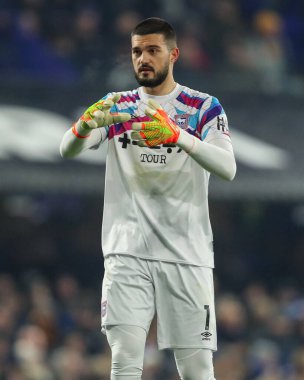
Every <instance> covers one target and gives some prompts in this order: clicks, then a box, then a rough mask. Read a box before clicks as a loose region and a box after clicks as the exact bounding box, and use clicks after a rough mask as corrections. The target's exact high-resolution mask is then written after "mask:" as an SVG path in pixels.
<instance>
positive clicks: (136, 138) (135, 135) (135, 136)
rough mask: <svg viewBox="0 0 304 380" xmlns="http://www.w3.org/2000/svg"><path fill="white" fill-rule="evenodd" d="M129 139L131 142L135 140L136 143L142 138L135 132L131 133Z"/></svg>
mask: <svg viewBox="0 0 304 380" xmlns="http://www.w3.org/2000/svg"><path fill="white" fill-rule="evenodd" d="M131 139H132V140H136V141H138V140H142V139H143V137H142V135H141V134H140V132H135V131H133V132H131Z"/></svg>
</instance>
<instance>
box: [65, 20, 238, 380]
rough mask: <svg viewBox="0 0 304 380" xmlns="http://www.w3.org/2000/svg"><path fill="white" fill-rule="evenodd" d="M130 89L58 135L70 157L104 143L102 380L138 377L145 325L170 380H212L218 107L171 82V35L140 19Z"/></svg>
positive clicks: (224, 147) (230, 166) (220, 141)
mask: <svg viewBox="0 0 304 380" xmlns="http://www.w3.org/2000/svg"><path fill="white" fill-rule="evenodd" d="M131 45H132V46H131V49H132V50H131V55H132V62H133V67H134V73H135V78H136V80H137V82H138V84H139V87H138V88H136V89H134V90H130V91H123V92H120V93H109V94H107V95H106V96H104V97H103V98H102V99H101V100H100V101H98V102H97V103H95V104H93V105H92V106H91V107H89V108H88V109H87V111H86V112H85V113H84V114H83V116H81V117H80V119H79V120H78V121H77V122H76V123H75V124H74V125H73V126H72V128H71V129H69V130H68V131H67V132H66V133H65V135H64V136H63V139H62V142H61V146H60V151H61V155H62V156H63V157H73V156H76V155H78V154H80V153H81V152H83V151H84V150H86V149H98V147H99V146H100V145H101V144H102V143H103V142H104V141H106V140H107V141H108V147H107V162H106V178H105V193H104V211H103V224H102V250H103V255H104V265H105V274H104V279H103V287H102V303H101V305H102V307H101V318H102V330H103V331H104V332H105V334H106V336H107V340H108V342H109V345H110V347H111V351H112V368H111V379H112V380H122V379H123V380H131V379H132V380H139V379H141V375H142V368H143V359H144V349H145V342H146V337H147V333H148V331H149V327H150V324H151V321H152V319H153V317H154V316H155V315H156V317H157V340H158V347H159V349H166V348H170V349H172V350H173V351H174V356H175V360H176V364H177V369H178V371H179V374H180V377H181V379H191V380H213V379H214V371H213V360H212V353H213V351H215V350H216V349H217V337H216V316H215V309H214V290H213V268H214V252H213V236H212V229H211V225H210V220H209V212H208V181H209V177H210V173H212V174H215V175H217V176H219V177H221V178H223V179H225V180H232V179H233V178H234V176H235V172H236V164H235V158H234V153H233V148H232V144H231V139H230V134H229V127H228V122H227V116H226V114H225V112H224V110H223V107H222V106H221V104H220V103H219V101H218V99H217V98H215V97H213V96H211V95H209V94H206V93H204V92H201V91H198V90H193V89H191V88H188V87H187V86H184V85H182V84H179V83H176V82H175V80H174V75H173V68H174V64H175V62H176V61H177V59H178V57H179V49H178V47H177V41H176V35H175V31H174V29H173V28H172V26H171V25H170V24H168V22H166V21H165V20H162V19H159V18H149V19H146V20H143V21H142V22H140V23H139V24H138V25H137V26H136V27H135V28H134V30H133V31H132V34H131Z"/></svg>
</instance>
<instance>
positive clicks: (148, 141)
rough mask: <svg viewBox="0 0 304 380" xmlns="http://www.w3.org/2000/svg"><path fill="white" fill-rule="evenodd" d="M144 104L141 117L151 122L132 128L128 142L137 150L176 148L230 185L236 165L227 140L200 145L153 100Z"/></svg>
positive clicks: (134, 125)
mask: <svg viewBox="0 0 304 380" xmlns="http://www.w3.org/2000/svg"><path fill="white" fill-rule="evenodd" d="M148 104H149V107H147V108H146V110H145V113H146V115H147V116H149V117H150V118H152V119H153V121H148V122H141V123H133V125H132V130H133V131H134V132H132V138H133V139H135V140H137V141H138V145H139V146H149V147H151V146H156V145H160V144H168V143H174V144H177V145H178V146H179V147H180V148H182V149H183V150H184V151H185V152H187V153H188V154H189V156H190V157H192V158H193V159H194V160H195V161H196V162H197V163H198V164H199V165H200V166H202V167H203V168H204V169H206V170H208V171H209V172H211V173H214V174H216V175H217V176H219V177H221V178H223V179H226V180H230V181H231V180H232V179H233V178H234V176H235V173H236V163H235V158H234V154H233V149H232V145H231V142H230V141H229V140H226V139H222V138H216V137H214V138H212V139H210V141H209V142H205V141H201V140H200V139H198V138H197V137H194V136H192V135H190V134H189V133H187V132H186V131H184V130H182V129H181V128H179V127H178V126H177V125H176V124H175V123H174V122H173V121H172V120H171V119H170V118H169V116H168V115H167V114H166V112H165V111H164V110H163V109H162V108H161V106H160V105H159V104H157V103H156V102H155V101H154V100H149V102H148Z"/></svg>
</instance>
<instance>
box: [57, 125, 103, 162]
mask: <svg viewBox="0 0 304 380" xmlns="http://www.w3.org/2000/svg"><path fill="white" fill-rule="evenodd" d="M78 131H79V130H78ZM79 132H80V133H82V132H81V131H79ZM85 133H86V134H88V132H87V131H86V132H85ZM85 133H83V135H84V136H85V135H86V134H85ZM106 137H107V129H106V128H96V129H93V130H92V131H91V132H90V134H89V136H88V137H85V138H78V137H76V136H75V135H74V133H73V132H72V128H70V129H69V130H68V131H67V132H66V133H65V134H64V136H63V138H62V140H61V144H60V154H61V156H62V157H64V158H71V157H75V156H77V155H79V154H80V153H81V152H83V151H85V150H87V149H94V148H97V147H98V146H99V145H100V143H101V142H102V141H104V140H105V139H106Z"/></svg>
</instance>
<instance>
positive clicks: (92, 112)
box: [79, 94, 131, 130]
mask: <svg viewBox="0 0 304 380" xmlns="http://www.w3.org/2000/svg"><path fill="white" fill-rule="evenodd" d="M119 99H120V95H119V94H114V95H113V96H112V97H109V98H107V99H105V100H100V101H98V102H97V103H94V104H93V105H92V106H91V107H89V108H88V109H87V110H86V111H85V113H84V114H83V115H82V116H81V118H80V119H79V122H80V125H81V127H82V128H83V129H87V130H90V129H95V128H100V127H106V126H108V125H111V124H116V123H123V122H125V121H128V120H130V119H131V115H130V114H128V113H121V112H116V113H112V112H110V109H111V108H112V107H113V105H114V104H116V103H117V102H118V100H119Z"/></svg>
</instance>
